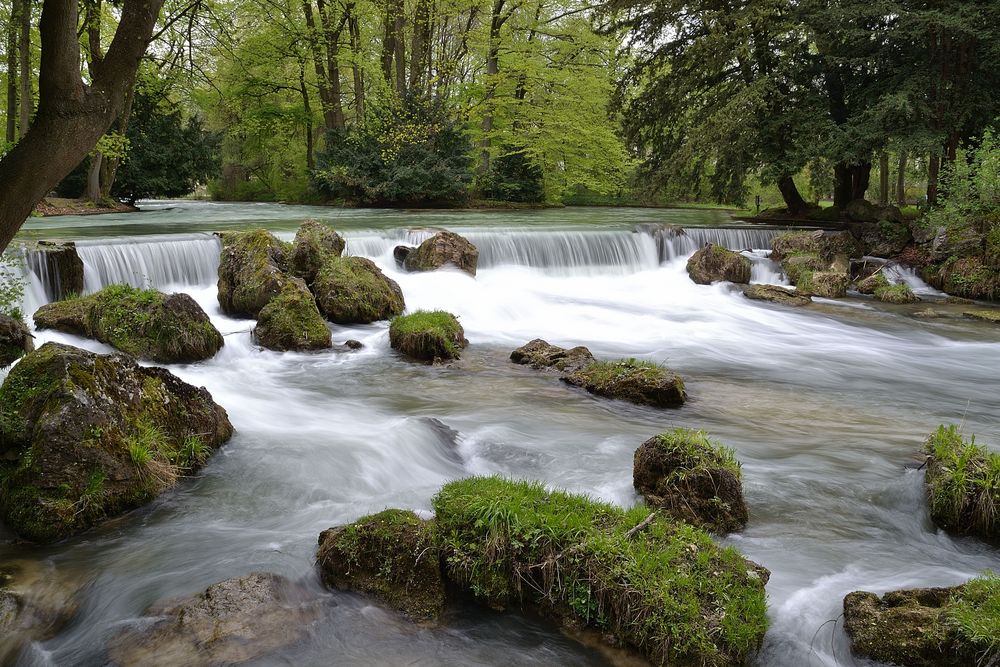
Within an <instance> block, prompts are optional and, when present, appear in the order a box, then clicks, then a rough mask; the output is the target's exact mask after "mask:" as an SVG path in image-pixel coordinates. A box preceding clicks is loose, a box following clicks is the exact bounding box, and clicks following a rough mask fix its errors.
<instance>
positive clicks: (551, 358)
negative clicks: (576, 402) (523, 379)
mask: <svg viewBox="0 0 1000 667" xmlns="http://www.w3.org/2000/svg"><path fill="white" fill-rule="evenodd" d="M510 360H511V361H513V362H514V363H515V364H521V365H524V366H531V367H532V368H537V369H541V368H554V369H556V370H560V371H566V372H572V371H575V370H579V369H581V368H583V367H584V366H587V365H589V364H592V363H594V361H595V359H594V355H592V354H591V353H590V350H588V349H587V348H585V347H583V346H582V345H578V346H576V347H573V348H570V349H566V348H563V347H559V346H557V345H552V344H550V343H548V342H546V341H544V340H542V339H541V338H536V339H535V340H533V341H531V342H529V343H526V344H524V345H522V346H521V347H519V348H517V349H516V350H514V351H513V352H511V353H510Z"/></svg>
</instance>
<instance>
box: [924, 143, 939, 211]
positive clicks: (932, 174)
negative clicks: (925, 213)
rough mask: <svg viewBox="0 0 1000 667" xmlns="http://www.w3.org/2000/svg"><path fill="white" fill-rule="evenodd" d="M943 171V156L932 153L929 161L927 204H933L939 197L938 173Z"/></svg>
mask: <svg viewBox="0 0 1000 667" xmlns="http://www.w3.org/2000/svg"><path fill="white" fill-rule="evenodd" d="M940 171H941V156H940V155H938V154H937V153H931V158H930V160H929V161H928V162H927V204H928V205H930V206H933V205H934V204H936V203H937V198H938V173H939V172H940Z"/></svg>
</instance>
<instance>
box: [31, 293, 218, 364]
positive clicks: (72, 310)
mask: <svg viewBox="0 0 1000 667" xmlns="http://www.w3.org/2000/svg"><path fill="white" fill-rule="evenodd" d="M34 320H35V326H37V327H38V328H39V329H55V330H57V331H62V332H64V333H70V334H75V335H78V336H85V337H87V338H94V339H96V340H99V341H101V342H102V343H107V344H108V345H112V346H114V347H115V348H117V349H119V350H121V351H122V352H126V353H128V354H131V355H132V356H134V357H137V358H139V359H148V360H150V361H158V362H161V363H168V364H169V363H187V362H194V361H203V360H205V359H211V358H212V357H214V356H215V354H216V353H217V352H218V351H219V350H220V349H221V348H222V346H223V344H224V341H223V339H222V334H220V333H219V331H218V330H217V329H216V328H215V326H213V325H212V322H211V320H209V318H208V315H206V314H205V311H204V310H202V309H201V306H199V305H198V303H197V302H196V301H195V300H194V299H192V298H191V297H190V296H188V295H187V294H163V293H162V292H158V291H156V290H152V289H138V288H135V287H130V286H128V285H112V286H110V287H105V288H104V289H102V290H101V291H100V292H97V293H96V294H91V295H90V296H85V297H76V298H73V299H69V300H67V301H57V302H54V303H50V304H46V305H44V306H42V307H41V308H39V309H38V311H37V312H35V315H34Z"/></svg>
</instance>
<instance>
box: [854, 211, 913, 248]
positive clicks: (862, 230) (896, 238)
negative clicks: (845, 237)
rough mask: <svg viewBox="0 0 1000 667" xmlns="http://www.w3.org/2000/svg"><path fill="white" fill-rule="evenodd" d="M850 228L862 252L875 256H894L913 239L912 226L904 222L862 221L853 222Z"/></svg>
mask: <svg viewBox="0 0 1000 667" xmlns="http://www.w3.org/2000/svg"><path fill="white" fill-rule="evenodd" d="M850 229H851V234H853V235H854V237H855V238H856V239H857V240H858V244H859V245H860V246H861V252H863V253H864V254H865V255H873V256H875V257H894V256H896V255H898V254H899V253H901V252H903V250H905V249H906V247H907V246H908V245H909V244H910V243H912V241H913V235H912V234H911V233H910V228H909V227H908V226H907V225H906V224H904V223H902V222H891V221H889V220H880V221H878V222H862V223H855V224H852V225H851V227H850Z"/></svg>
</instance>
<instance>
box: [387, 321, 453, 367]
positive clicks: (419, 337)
mask: <svg viewBox="0 0 1000 667" xmlns="http://www.w3.org/2000/svg"><path fill="white" fill-rule="evenodd" d="M389 344H390V345H391V346H392V348H393V349H394V350H399V351H400V352H402V353H403V354H405V355H407V356H409V357H413V358H415V359H421V360H424V361H434V360H435V359H458V358H459V357H460V356H461V351H462V348H464V347H465V346H466V345H467V344H468V342H467V341H466V340H465V331H464V330H463V329H462V325H461V324H459V323H458V319H457V318H456V317H455V316H454V315H452V314H451V313H448V312H445V311H443V310H433V311H426V310H418V311H416V312H415V313H410V314H409V315H401V316H400V317H397V318H395V319H393V320H392V324H390V325H389Z"/></svg>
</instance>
